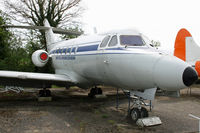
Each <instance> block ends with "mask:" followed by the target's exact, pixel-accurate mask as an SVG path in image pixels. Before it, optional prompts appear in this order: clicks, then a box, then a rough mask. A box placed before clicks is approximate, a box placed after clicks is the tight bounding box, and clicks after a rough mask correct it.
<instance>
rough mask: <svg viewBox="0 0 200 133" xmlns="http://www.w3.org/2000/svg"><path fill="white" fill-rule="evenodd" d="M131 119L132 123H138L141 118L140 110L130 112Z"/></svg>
mask: <svg viewBox="0 0 200 133" xmlns="http://www.w3.org/2000/svg"><path fill="white" fill-rule="evenodd" d="M130 118H131V120H132V121H134V122H136V121H137V120H138V119H139V118H140V111H139V109H138V108H132V109H131V111H130Z"/></svg>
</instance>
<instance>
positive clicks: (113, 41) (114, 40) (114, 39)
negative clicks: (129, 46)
mask: <svg viewBox="0 0 200 133" xmlns="http://www.w3.org/2000/svg"><path fill="white" fill-rule="evenodd" d="M117 43H118V41H117V36H116V35H114V36H113V37H112V38H111V40H110V42H109V44H108V46H109V47H112V46H116V45H117Z"/></svg>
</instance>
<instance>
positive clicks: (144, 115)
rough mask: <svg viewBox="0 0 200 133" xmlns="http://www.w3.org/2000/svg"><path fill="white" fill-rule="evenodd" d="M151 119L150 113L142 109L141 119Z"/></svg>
mask: <svg viewBox="0 0 200 133" xmlns="http://www.w3.org/2000/svg"><path fill="white" fill-rule="evenodd" d="M145 117H149V113H148V111H147V109H146V108H144V107H142V108H141V110H140V118H145Z"/></svg>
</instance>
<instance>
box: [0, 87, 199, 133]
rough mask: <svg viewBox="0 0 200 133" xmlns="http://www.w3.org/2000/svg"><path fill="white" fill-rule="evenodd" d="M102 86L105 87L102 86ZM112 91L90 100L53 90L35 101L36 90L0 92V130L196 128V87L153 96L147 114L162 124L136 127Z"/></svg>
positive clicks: (112, 132) (104, 132) (64, 132)
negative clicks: (46, 97) (49, 99)
mask: <svg viewBox="0 0 200 133" xmlns="http://www.w3.org/2000/svg"><path fill="white" fill-rule="evenodd" d="M105 89H106V88H105ZM115 93H116V92H115V90H113V89H108V90H107V91H106V94H109V96H108V98H106V99H97V100H93V99H90V98H88V97H87V91H83V90H80V89H77V88H75V89H70V90H64V89H57V90H53V91H52V94H53V101H52V102H37V97H36V95H37V92H32V93H30V92H24V93H21V94H13V93H3V94H0V133H7V132H8V133H10V132H11V133H133V132H134V133H140V132H142V133H161V132H162V133H165V132H166V133H168V132H169V133H173V132H175V133H176V132H177V133H182V132H192V131H196V130H197V129H198V121H196V120H194V119H192V118H190V117H189V116H188V114H189V113H192V114H194V115H197V116H200V89H194V91H193V95H192V96H190V97H189V96H188V95H185V94H186V92H185V91H183V92H182V93H183V95H182V97H181V98H168V97H164V96H159V97H156V100H155V101H154V109H153V111H152V112H150V115H151V116H154V115H155V116H159V117H160V118H161V120H162V122H163V124H162V125H160V126H156V127H150V128H144V129H140V128H139V127H137V126H136V125H135V124H133V123H132V122H130V121H129V120H128V119H127V118H126V114H127V99H126V98H125V97H124V96H123V95H120V108H119V109H118V110H116V108H115V106H116V97H115V95H114V94H115Z"/></svg>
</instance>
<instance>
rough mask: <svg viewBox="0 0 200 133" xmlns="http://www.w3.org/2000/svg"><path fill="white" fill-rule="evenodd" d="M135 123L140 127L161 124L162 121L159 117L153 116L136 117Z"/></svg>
mask: <svg viewBox="0 0 200 133" xmlns="http://www.w3.org/2000/svg"><path fill="white" fill-rule="evenodd" d="M136 124H137V125H138V126H140V127H150V126H156V125H161V124H162V122H161V120H160V118H159V117H155V116H154V117H147V118H141V119H138V120H137V122H136Z"/></svg>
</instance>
